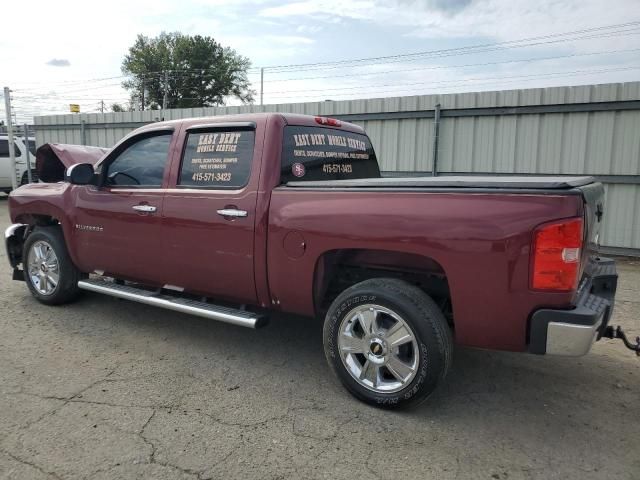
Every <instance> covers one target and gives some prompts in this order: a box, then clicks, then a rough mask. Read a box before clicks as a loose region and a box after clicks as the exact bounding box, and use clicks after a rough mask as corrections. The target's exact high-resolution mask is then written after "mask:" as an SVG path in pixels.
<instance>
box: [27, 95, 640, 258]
mask: <svg viewBox="0 0 640 480" xmlns="http://www.w3.org/2000/svg"><path fill="white" fill-rule="evenodd" d="M438 104H440V105H441V108H442V114H443V116H442V118H441V123H440V133H439V139H438V141H439V143H438V149H437V150H438V154H437V168H438V171H439V172H442V173H445V174H450V173H502V174H509V173H510V174H533V173H538V174H579V175H583V174H589V175H599V176H603V181H604V182H605V185H606V190H607V199H606V200H607V211H606V220H605V229H604V232H603V236H602V239H601V241H602V243H603V245H608V246H612V247H617V248H622V249H640V208H638V207H640V82H630V83H619V84H604V85H586V86H577V87H554V88H536V89H527V90H507V91H499V92H481V93H460V94H447V95H423V96H411V97H396V98H380V99H368V100H347V101H335V102H334V101H325V102H310V103H294V104H279V105H265V106H259V105H249V106H242V107H213V108H193V109H180V110H167V111H145V112H125V113H106V114H80V115H53V116H44V117H36V118H35V119H34V120H35V125H36V139H37V143H38V144H42V143H46V142H53V143H76V144H81V143H85V144H87V145H98V146H106V147H109V146H112V145H113V144H115V143H116V142H117V141H118V140H119V139H120V138H122V137H123V136H124V135H126V134H127V133H128V132H130V131H131V130H133V129H135V128H137V127H138V126H140V125H142V124H144V123H148V122H153V121H158V120H160V119H161V118H164V119H165V120H170V119H175V118H185V117H197V116H217V115H226V114H233V113H245V112H266V111H270V112H294V113H305V114H311V115H326V116H334V117H339V118H344V119H346V120H349V121H353V122H354V123H357V124H359V125H361V126H363V127H364V128H365V129H366V131H367V132H368V134H369V136H370V137H371V139H372V142H373V144H374V146H375V148H376V151H377V154H378V158H379V159H380V161H381V166H382V169H383V170H386V171H407V172H416V171H424V172H431V170H432V168H433V142H434V128H433V127H434V119H433V116H434V115H433V112H434V109H435V107H436V105H438Z"/></svg>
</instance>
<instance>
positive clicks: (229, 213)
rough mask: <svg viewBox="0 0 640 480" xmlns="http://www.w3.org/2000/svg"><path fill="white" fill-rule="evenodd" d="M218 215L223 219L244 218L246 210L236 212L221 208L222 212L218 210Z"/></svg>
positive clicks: (233, 209)
mask: <svg viewBox="0 0 640 480" xmlns="http://www.w3.org/2000/svg"><path fill="white" fill-rule="evenodd" d="M217 212H218V215H222V216H223V217H246V216H247V211H246V210H237V209H235V208H223V209H222V210H218V211H217Z"/></svg>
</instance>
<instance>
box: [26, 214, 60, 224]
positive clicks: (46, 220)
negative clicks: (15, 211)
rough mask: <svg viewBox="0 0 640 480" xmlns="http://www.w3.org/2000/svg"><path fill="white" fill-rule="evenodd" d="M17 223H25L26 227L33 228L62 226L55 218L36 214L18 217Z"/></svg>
mask: <svg viewBox="0 0 640 480" xmlns="http://www.w3.org/2000/svg"><path fill="white" fill-rule="evenodd" d="M16 221H18V222H19V223H24V224H25V225H29V226H31V227H47V226H51V225H58V224H60V222H59V221H58V219H57V218H55V217H52V216H50V215H42V214H34V213H24V214H22V215H20V216H18V218H16Z"/></svg>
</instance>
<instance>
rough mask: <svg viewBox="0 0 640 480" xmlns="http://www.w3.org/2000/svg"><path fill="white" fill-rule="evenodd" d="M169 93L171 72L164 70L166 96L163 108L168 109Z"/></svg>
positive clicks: (163, 99)
mask: <svg viewBox="0 0 640 480" xmlns="http://www.w3.org/2000/svg"><path fill="white" fill-rule="evenodd" d="M168 93H169V72H166V71H165V72H164V97H163V98H162V109H163V110H166V109H167V96H168Z"/></svg>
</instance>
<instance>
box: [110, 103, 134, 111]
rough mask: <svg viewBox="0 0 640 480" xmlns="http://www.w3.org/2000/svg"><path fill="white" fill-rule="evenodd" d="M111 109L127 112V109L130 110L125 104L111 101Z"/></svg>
mask: <svg viewBox="0 0 640 480" xmlns="http://www.w3.org/2000/svg"><path fill="white" fill-rule="evenodd" d="M111 111H112V112H128V111H131V109H129V108H127V107H126V106H125V105H122V104H120V103H112V104H111Z"/></svg>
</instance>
